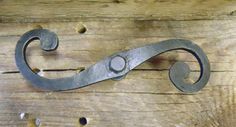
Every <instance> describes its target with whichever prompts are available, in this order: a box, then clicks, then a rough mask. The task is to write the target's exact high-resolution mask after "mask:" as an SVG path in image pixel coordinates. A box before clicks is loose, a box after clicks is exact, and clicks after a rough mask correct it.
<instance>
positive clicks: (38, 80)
mask: <svg viewBox="0 0 236 127" xmlns="http://www.w3.org/2000/svg"><path fill="white" fill-rule="evenodd" d="M35 39H39V40H40V44H41V48H42V49H43V50H45V51H52V50H56V48H57V47H58V44H59V42H58V38H57V35H56V34H55V33H53V32H50V31H49V30H46V29H35V30H31V31H29V32H27V33H25V34H24V35H22V37H21V38H20V40H19V41H18V42H17V45H16V50H15V59H16V64H17V67H18V68H19V70H20V72H21V74H22V75H23V76H24V77H25V78H26V79H27V80H29V81H30V82H31V83H32V84H33V85H34V86H35V87H38V88H41V89H45V90H52V91H60V90H70V89H75V88H81V87H85V86H88V85H91V84H93V83H96V82H99V81H103V80H107V79H117V80H118V79H122V78H123V77H124V76H125V75H126V74H127V73H128V72H129V71H131V70H132V69H134V68H135V67H137V66H138V65H140V64H141V63H143V62H145V61H147V60H148V59H150V58H152V57H154V56H157V55H159V54H161V53H164V52H167V51H171V50H185V51H187V52H189V53H191V54H192V55H194V56H195V58H196V59H197V61H198V63H199V65H200V76H199V78H198V80H197V81H196V82H195V83H193V84H190V83H186V82H185V81H184V79H185V78H186V77H187V76H188V74H189V72H190V69H189V66H188V65H187V64H185V63H183V62H176V63H175V64H174V65H173V66H172V67H171V68H170V72H169V77H170V80H171V81H172V83H173V84H174V85H175V86H176V88H178V89H179V90H180V91H183V92H196V91H199V90H200V89H202V88H203V87H204V86H205V85H206V84H207V82H208V80H209V77H210V64H209V61H208V59H207V56H206V55H205V54H204V52H203V51H202V49H201V48H200V47H199V46H197V45H196V44H194V43H192V42H191V41H188V40H183V39H171V40H166V41H162V42H159V43H154V44H149V45H146V46H143V47H140V48H135V49H130V50H127V51H123V52H119V53H115V54H113V55H111V56H109V57H106V58H104V59H103V60H101V61H99V62H97V63H96V64H94V65H92V66H90V67H89V68H87V69H85V70H84V71H82V72H80V73H78V74H75V75H74V76H71V77H65V78H57V79H48V78H45V77H41V76H39V75H38V74H36V73H34V71H33V70H32V69H31V68H30V67H29V65H28V64H27V61H26V56H25V52H26V48H27V45H28V44H29V43H30V42H31V41H32V40H35Z"/></svg>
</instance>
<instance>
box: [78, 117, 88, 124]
mask: <svg viewBox="0 0 236 127" xmlns="http://www.w3.org/2000/svg"><path fill="white" fill-rule="evenodd" d="M87 122H88V121H87V119H86V118H85V117H81V118H79V123H80V124H81V125H83V126H84V125H86V124H87Z"/></svg>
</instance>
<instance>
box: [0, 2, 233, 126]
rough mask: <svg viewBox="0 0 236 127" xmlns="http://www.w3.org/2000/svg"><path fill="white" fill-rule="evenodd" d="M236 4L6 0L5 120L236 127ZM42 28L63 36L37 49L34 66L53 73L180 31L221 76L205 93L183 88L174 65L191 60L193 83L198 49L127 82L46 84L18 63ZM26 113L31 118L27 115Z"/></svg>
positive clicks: (2, 17) (1, 18) (1, 36)
mask: <svg viewBox="0 0 236 127" xmlns="http://www.w3.org/2000/svg"><path fill="white" fill-rule="evenodd" d="M235 7H236V3H235V1H233V0H193V1H186V0H177V1H173V0H166V1H162V0H155V1H154V0H150V1H149V0H148V1H142V0H115V1H113V0H93V1H91V0H90V1H83V0H79V1H73V0H68V1H67V0H55V1H42V0H40V1H39V0H36V1H21V2H19V1H16V0H8V1H6V0H2V1H0V10H1V11H0V22H1V23H0V28H1V29H0V47H1V50H0V126H3V127H7V126H9V127H12V126H23V127H25V126H31V127H32V126H34V125H33V124H32V122H33V120H34V119H35V118H39V119H40V120H41V124H42V127H47V126H48V127H52V126H56V127H60V126H61V127H64V126H67V127H74V126H78V127H79V126H81V125H80V124H79V118H80V117H86V118H87V120H88V124H87V125H86V126H88V127H94V126H96V127H104V126H109V127H110V126H113V127H121V126H122V127H123V126H124V127H126V126H127V127H132V126H137V127H139V126H140V127H143V126H148V127H156V126H160V127H173V126H174V127H219V126H220V127H235V125H236V116H235V114H236V94H235V93H236V87H235V83H236V60H235V56H236V45H235V44H236V43H235V41H236V22H235V14H236V13H235ZM111 10H112V11H111ZM212 19H214V20H212ZM163 20H164V21H163ZM174 20H175V21H174ZM176 20H178V21H176ZM81 25H82V26H83V25H84V26H85V27H86V29H87V31H86V32H85V33H83V34H82V33H79V31H81V30H80V29H81ZM40 27H42V28H47V29H50V30H52V31H54V32H56V33H57V34H58V36H59V39H60V46H59V48H58V50H57V51H56V52H52V53H46V52H42V51H41V50H40V49H39V48H38V43H34V44H32V45H30V47H29V50H28V51H27V54H28V56H27V58H28V61H29V63H30V65H31V66H32V67H37V68H39V69H41V70H43V71H42V72H40V74H41V75H43V76H45V77H50V78H56V77H64V76H70V75H73V74H74V73H76V72H78V71H79V69H81V68H83V67H88V66H90V65H92V64H93V63H95V62H96V61H98V60H100V59H102V58H104V57H106V56H108V55H111V54H112V53H115V52H118V51H121V50H126V49H131V48H135V47H140V46H143V45H145V44H148V43H153V42H158V41H162V40H166V39H170V38H185V39H189V40H192V41H193V42H195V43H196V44H198V45H199V46H200V47H201V48H203V50H204V51H205V52H206V54H207V56H208V58H209V60H210V63H211V70H212V72H211V77H210V80H209V83H208V84H207V86H206V87H205V88H204V89H202V90H201V91H200V92H198V93H193V94H184V93H181V92H179V91H178V90H177V89H175V88H174V86H173V85H171V82H170V80H169V78H168V68H169V67H170V65H171V64H172V63H173V62H175V61H177V60H181V61H185V62H187V63H188V64H189V65H190V67H191V69H192V70H193V72H191V74H190V77H191V79H192V80H197V78H198V76H199V72H198V70H199V67H198V65H197V63H196V60H195V59H194V58H193V56H191V55H190V54H187V53H186V52H183V51H177V52H169V53H165V54H162V55H161V56H158V57H157V58H154V59H151V60H150V61H147V62H145V63H144V64H142V65H141V66H139V67H138V68H137V69H136V70H134V71H132V72H130V73H129V74H128V75H127V76H126V78H125V79H123V80H121V81H112V80H107V81H104V82H100V83H97V84H94V85H92V86H89V87H85V88H82V89H76V90H71V91H65V92H47V91H42V90H39V89H37V88H33V87H32V85H31V84H30V83H29V82H27V81H26V80H25V79H24V78H23V77H22V75H21V74H19V72H18V69H17V68H16V65H15V61H14V49H15V45H16V42H17V40H18V39H19V37H20V36H21V35H22V34H23V33H24V32H26V31H28V30H31V29H34V28H40ZM19 112H26V113H29V118H28V119H26V120H20V119H19V115H18V113H19Z"/></svg>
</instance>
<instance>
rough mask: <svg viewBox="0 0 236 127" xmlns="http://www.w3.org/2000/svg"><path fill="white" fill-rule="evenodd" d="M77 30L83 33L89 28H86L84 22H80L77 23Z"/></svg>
mask: <svg viewBox="0 0 236 127" xmlns="http://www.w3.org/2000/svg"><path fill="white" fill-rule="evenodd" d="M75 30H76V32H77V33H80V34H83V33H85V32H86V31H87V28H86V26H85V25H84V24H82V23H78V24H77V25H76V28H75Z"/></svg>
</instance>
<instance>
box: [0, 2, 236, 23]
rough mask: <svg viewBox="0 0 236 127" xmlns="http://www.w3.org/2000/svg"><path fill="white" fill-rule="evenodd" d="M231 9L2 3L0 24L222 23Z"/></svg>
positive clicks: (215, 5) (231, 5) (229, 5)
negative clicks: (97, 21) (107, 21)
mask: <svg viewBox="0 0 236 127" xmlns="http://www.w3.org/2000/svg"><path fill="white" fill-rule="evenodd" d="M235 6H236V2H235V1H234V0H191V1H186V0H177V1H176V0H145V1H144V0H88V1H87V0H78V1H77V0H53V1H44V0H43V1H42V0H34V1H29V0H25V1H17V0H2V1H0V10H1V11H0V15H1V17H0V21H1V22H48V21H78V20H80V19H84V18H86V19H87V18H91V19H94V18H96V19H97V18H108V19H109V18H128V19H151V20H152V19H154V20H199V19H226V18H231V17H234V16H235Z"/></svg>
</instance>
